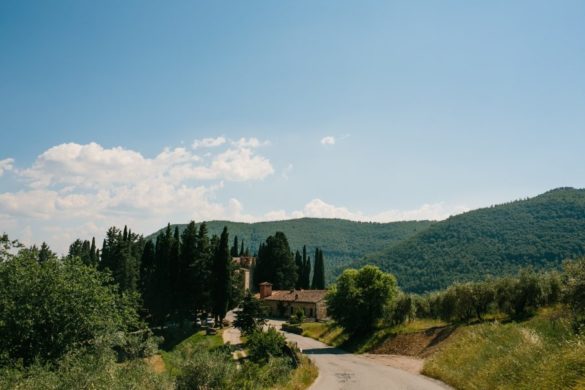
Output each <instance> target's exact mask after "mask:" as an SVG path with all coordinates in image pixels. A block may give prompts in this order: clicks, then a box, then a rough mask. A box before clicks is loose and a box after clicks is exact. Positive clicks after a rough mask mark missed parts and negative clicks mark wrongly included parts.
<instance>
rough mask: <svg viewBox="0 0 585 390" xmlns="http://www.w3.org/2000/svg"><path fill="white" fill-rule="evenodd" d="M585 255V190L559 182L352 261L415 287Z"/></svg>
mask: <svg viewBox="0 0 585 390" xmlns="http://www.w3.org/2000/svg"><path fill="white" fill-rule="evenodd" d="M583 255H585V190H584V189H574V188H558V189H555V190H552V191H548V192H546V193H544V194H542V195H539V196H536V197H534V198H530V199H525V200H518V201H514V202H510V203H506V204H501V205H497V206H492V207H488V208H482V209H478V210H473V211H469V212H467V213H464V214H459V215H456V216H453V217H450V218H448V219H446V220H444V221H440V222H437V223H435V224H433V225H432V226H430V227H429V228H428V229H426V230H425V231H422V232H420V233H418V234H416V235H414V236H412V237H410V238H409V239H407V240H405V241H402V242H400V243H397V244H390V245H388V246H387V247H386V248H385V249H384V250H381V251H378V252H373V253H370V254H368V255H367V256H366V257H365V258H364V259H361V260H359V261H357V262H356V263H354V264H353V266H361V265H363V264H375V265H378V266H379V267H380V268H382V269H383V270H385V271H388V272H392V273H394V274H395V275H396V276H397V278H398V283H399V285H400V286H401V287H402V288H403V289H405V290H407V291H413V292H425V291H431V290H436V289H440V288H444V287H447V286H448V285H449V284H451V283H453V282H455V281H469V280H476V279H483V278H485V277H488V276H490V275H493V276H498V275H505V274H511V273H515V272H517V270H518V269H519V268H521V267H526V266H532V267H534V268H536V269H550V268H557V267H559V266H560V265H561V263H562V261H563V260H564V259H568V258H576V257H581V256H583Z"/></svg>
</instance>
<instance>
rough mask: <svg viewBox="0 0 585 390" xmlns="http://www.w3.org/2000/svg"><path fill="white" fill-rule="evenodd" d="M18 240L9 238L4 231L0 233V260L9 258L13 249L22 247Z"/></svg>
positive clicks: (12, 254) (12, 255)
mask: <svg viewBox="0 0 585 390" xmlns="http://www.w3.org/2000/svg"><path fill="white" fill-rule="evenodd" d="M23 247H24V245H22V244H21V243H20V242H19V241H18V240H11V239H10V238H8V235H7V234H6V233H3V234H1V235H0V262H3V261H6V260H10V259H11V258H12V257H14V253H12V252H13V250H15V249H20V248H23Z"/></svg>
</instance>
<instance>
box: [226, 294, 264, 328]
mask: <svg viewBox="0 0 585 390" xmlns="http://www.w3.org/2000/svg"><path fill="white" fill-rule="evenodd" d="M265 317H266V309H265V308H264V307H263V306H262V303H261V302H260V300H258V299H256V298H254V296H253V295H252V294H251V293H250V292H249V291H248V292H246V295H245V296H244V299H243V301H242V310H240V311H238V312H236V319H235V321H234V326H235V327H236V328H238V329H240V330H241V331H242V333H243V334H245V335H247V334H251V333H253V332H255V331H261V329H262V326H263V325H264V324H265V323H266V319H265Z"/></svg>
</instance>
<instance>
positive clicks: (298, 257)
mask: <svg viewBox="0 0 585 390" xmlns="http://www.w3.org/2000/svg"><path fill="white" fill-rule="evenodd" d="M295 265H296V266H297V280H296V283H295V288H296V289H301V288H302V287H303V276H304V271H305V270H304V267H303V258H302V257H301V252H299V251H298V250H297V251H296V253H295Z"/></svg>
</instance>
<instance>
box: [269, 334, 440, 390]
mask: <svg viewBox="0 0 585 390" xmlns="http://www.w3.org/2000/svg"><path fill="white" fill-rule="evenodd" d="M273 325H277V324H276V323H273ZM277 329H278V328H277ZM284 335H285V336H286V338H287V339H288V340H290V341H293V342H295V343H297V345H298V346H299V348H301V349H302V351H303V353H305V354H306V355H308V356H309V357H310V358H311V359H312V360H313V361H314V362H315V364H316V365H317V367H318V368H319V377H318V378H317V380H316V381H315V383H314V384H313V386H311V388H310V390H338V389H343V390H352V389H358V390H374V389H380V390H382V389H383V390H395V389H396V390H398V389H403V390H406V389H408V390H418V389H430V390H434V389H450V387H449V386H447V385H445V384H444V383H442V382H439V381H435V380H434V379H431V378H427V377H425V376H422V375H416V374H411V373H409V372H406V371H403V370H400V369H398V368H394V367H389V366H386V365H384V364H382V363H379V362H377V361H375V360H372V359H367V358H365V357H362V356H360V355H354V354H351V353H348V352H345V351H343V350H341V349H338V348H333V347H330V346H328V345H327V344H323V343H321V342H319V341H316V340H313V339H311V338H308V337H303V336H299V335H296V334H292V333H288V332H284Z"/></svg>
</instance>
